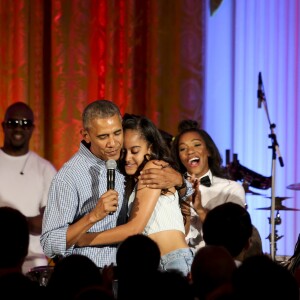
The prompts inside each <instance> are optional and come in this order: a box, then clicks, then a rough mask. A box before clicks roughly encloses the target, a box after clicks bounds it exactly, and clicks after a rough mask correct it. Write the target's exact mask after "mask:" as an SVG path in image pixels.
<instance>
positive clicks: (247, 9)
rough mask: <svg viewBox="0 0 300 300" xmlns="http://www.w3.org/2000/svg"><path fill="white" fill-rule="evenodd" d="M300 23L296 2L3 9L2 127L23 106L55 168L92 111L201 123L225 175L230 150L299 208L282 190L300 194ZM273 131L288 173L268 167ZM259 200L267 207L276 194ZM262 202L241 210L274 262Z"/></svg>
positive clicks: (178, 0) (281, 243) (36, 145)
mask: <svg viewBox="0 0 300 300" xmlns="http://www.w3.org/2000/svg"><path fill="white" fill-rule="evenodd" d="M212 4H213V5H212ZM212 8H213V9H212ZM299 20H300V5H299V1H298V0H286V1H282V0H253V1H247V0H238V1H234V0H223V1H216V0H215V1H211V3H209V0H203V1H198V0H143V1H141V0H118V1H117V0H52V1H51V0H16V1H10V0H0V121H2V119H3V114H4V111H5V109H6V107H7V106H8V105H9V104H11V103H13V102H16V101H24V102H26V103H28V104H29V105H30V106H31V107H32V108H33V109H34V112H35V117H36V129H35V132H34V136H33V139H32V143H31V148H32V149H33V150H35V151H37V152H38V153H40V154H41V155H42V156H44V157H46V158H47V159H49V160H50V161H52V162H53V164H54V165H55V166H56V167H57V168H60V167H61V166H62V164H63V163H64V162H65V161H66V160H68V159H69V158H70V157H71V156H72V155H73V153H74V152H75V151H76V150H77V148H78V145H79V142H80V134H79V130H80V128H81V112H82V110H83V108H84V107H85V106H86V105H87V104H88V103H89V102H91V101H93V100H95V99H100V98H106V99H110V100H112V101H114V102H115V103H117V104H118V105H119V106H120V108H121V111H122V113H125V112H129V113H136V114H144V115H146V116H148V117H149V118H151V119H152V120H153V121H154V122H155V124H156V125H157V126H158V127H159V128H161V129H163V130H165V131H167V132H169V133H171V134H175V133H176V128H177V124H178V122H179V121H180V120H182V119H185V118H190V119H196V120H198V121H199V122H200V124H202V126H203V128H204V129H206V130H207V131H208V132H209V133H210V135H211V136H212V137H213V139H214V140H215V141H216V143H217V145H218V146H219V148H220V151H221V154H222V155H223V158H224V163H225V151H226V149H229V150H230V153H231V155H230V161H232V160H233V159H232V155H233V153H235V154H236V155H237V157H238V160H239V162H240V164H241V165H243V166H245V167H247V168H249V169H251V170H253V171H255V172H257V173H259V174H261V175H262V176H265V177H268V176H271V174H272V171H274V173H275V176H274V180H275V183H274V185H273V192H275V194H276V196H278V197H291V198H288V199H285V200H283V202H282V203H283V204H284V205H286V206H287V207H290V208H300V203H299V202H300V191H298V190H290V189H287V186H288V185H290V184H293V183H299V182H300V174H299V173H300V170H299V153H300V149H299V148H300V145H299V144H300V141H299V127H300V126H299V125H300V124H299V118H298V116H299V113H300V105H299V87H300V74H299V72H300V63H299V57H300V39H299V36H300V32H299V30H300V29H299V28H300V24H299ZM259 72H261V75H262V81H263V88H264V92H265V98H266V101H263V103H262V105H261V108H259V107H258V101H257V88H258V74H259ZM270 124H275V125H276V127H275V128H274V130H273V133H275V134H276V138H277V141H278V144H279V147H278V148H277V150H279V152H280V155H281V156H282V159H283V162H284V166H283V167H281V166H280V165H279V162H278V154H279V153H277V156H276V162H275V164H272V150H271V149H270V148H269V146H270V145H271V139H270V137H269V134H270V133H271V131H270ZM0 139H1V141H2V140H3V134H2V131H1V132H0ZM1 143H2V142H1ZM272 165H275V168H274V167H272ZM274 169H275V170H274ZM250 189H253V188H252V187H251V186H250ZM254 190H255V191H257V192H259V193H261V194H263V195H264V196H271V191H272V189H271V188H269V189H267V190H257V189H254ZM264 196H250V195H249V194H247V202H248V206H249V212H250V214H251V217H252V220H253V223H254V224H255V225H256V226H257V227H258V229H259V230H260V232H261V235H262V239H263V246H264V251H265V252H269V251H270V245H269V240H268V239H267V237H268V235H269V234H270V224H269V220H268V218H269V217H270V211H269V210H257V209H256V208H260V207H269V206H270V204H271V202H270V201H271V200H270V199H268V198H265V197H264ZM279 213H280V216H281V219H282V223H281V224H280V225H278V226H276V230H277V231H278V236H279V238H280V239H279V240H278V241H277V248H278V250H277V254H278V255H291V254H292V253H293V250H294V245H295V242H296V240H297V237H298V234H299V228H300V215H299V214H300V211H295V210H291V211H287V210H286V211H285V210H281V211H279Z"/></svg>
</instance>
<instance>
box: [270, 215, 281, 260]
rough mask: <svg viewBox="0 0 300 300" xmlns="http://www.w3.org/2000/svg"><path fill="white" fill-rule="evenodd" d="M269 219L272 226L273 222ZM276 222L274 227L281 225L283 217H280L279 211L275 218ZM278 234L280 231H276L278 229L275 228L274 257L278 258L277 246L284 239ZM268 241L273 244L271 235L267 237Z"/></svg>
mask: <svg viewBox="0 0 300 300" xmlns="http://www.w3.org/2000/svg"><path fill="white" fill-rule="evenodd" d="M268 219H269V224H271V221H272V220H271V218H268ZM274 222H275V225H274V226H276V225H280V224H281V217H280V213H279V210H278V211H277V214H276V217H275V218H274ZM277 232H278V231H277V230H276V227H274V257H276V251H277V244H276V242H277V241H278V240H280V239H281V238H282V237H283V235H281V236H279V235H278V234H277ZM267 239H268V240H269V241H270V242H271V234H269V236H268V237H267ZM270 245H271V244H270Z"/></svg>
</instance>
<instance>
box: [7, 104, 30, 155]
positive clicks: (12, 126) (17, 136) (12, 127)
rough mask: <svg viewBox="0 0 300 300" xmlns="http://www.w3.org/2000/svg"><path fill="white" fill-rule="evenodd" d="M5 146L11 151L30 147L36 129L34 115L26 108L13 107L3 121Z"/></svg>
mask: <svg viewBox="0 0 300 300" xmlns="http://www.w3.org/2000/svg"><path fill="white" fill-rule="evenodd" d="M2 128H3V132H4V146H5V148H6V149H7V150H8V149H9V150H10V151H12V152H13V151H20V150H22V149H27V148H28V147H29V142H30V138H31V136H32V132H33V129H34V124H33V116H32V114H31V113H30V112H29V111H28V110H26V109H20V108H19V109H17V108H16V109H13V110H11V111H9V112H8V113H7V115H6V118H5V120H4V121H3V123H2Z"/></svg>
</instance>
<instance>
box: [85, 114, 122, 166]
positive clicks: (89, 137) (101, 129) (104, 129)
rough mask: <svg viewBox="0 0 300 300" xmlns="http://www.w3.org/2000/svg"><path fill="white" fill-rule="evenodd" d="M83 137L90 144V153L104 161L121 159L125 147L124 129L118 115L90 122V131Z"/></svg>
mask: <svg viewBox="0 0 300 300" xmlns="http://www.w3.org/2000/svg"><path fill="white" fill-rule="evenodd" d="M82 136H83V138H84V140H85V141H86V142H87V143H90V144H91V146H90V151H91V152H92V153H93V154H94V155H95V156H97V157H99V158H101V159H102V160H105V161H106V160H108V159H114V160H118V159H119V158H120V153H121V149H122V147H123V128H122V122H121V119H120V117H119V116H118V115H114V116H113V117H108V118H104V119H100V118H95V119H93V120H92V121H91V122H90V126H89V129H88V130H83V131H82Z"/></svg>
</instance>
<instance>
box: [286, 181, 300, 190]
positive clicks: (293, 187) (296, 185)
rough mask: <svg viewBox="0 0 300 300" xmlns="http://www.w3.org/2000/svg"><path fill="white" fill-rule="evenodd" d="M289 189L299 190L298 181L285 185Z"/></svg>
mask: <svg viewBox="0 0 300 300" xmlns="http://www.w3.org/2000/svg"><path fill="white" fill-rule="evenodd" d="M287 188H288V189H290V190H295V191H300V183H294V184H290V185H288V186H287Z"/></svg>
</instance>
